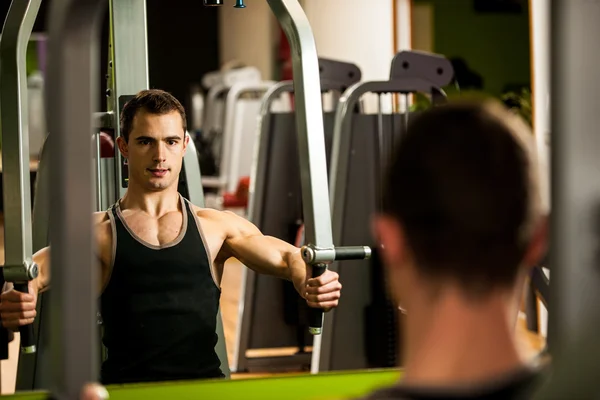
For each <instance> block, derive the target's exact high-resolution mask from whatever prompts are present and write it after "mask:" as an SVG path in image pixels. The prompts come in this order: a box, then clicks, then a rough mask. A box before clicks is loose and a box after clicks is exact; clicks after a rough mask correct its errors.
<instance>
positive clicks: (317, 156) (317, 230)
mask: <svg viewBox="0 0 600 400" xmlns="http://www.w3.org/2000/svg"><path fill="white" fill-rule="evenodd" d="M268 3H269V6H270V7H271V10H272V11H273V13H274V14H275V16H276V17H277V20H278V21H279V23H280V25H281V27H282V29H283V31H284V32H285V35H286V36H287V38H288V41H289V43H290V45H291V53H292V68H293V72H294V87H295V89H296V90H295V93H296V96H295V100H296V124H297V127H298V131H297V132H298V150H299V155H300V157H299V159H300V177H301V183H302V204H303V214H304V221H305V235H306V242H307V243H311V244H313V245H314V246H315V247H317V248H319V249H333V239H332V231H331V210H330V205H329V190H328V182H327V180H328V176H327V158H326V153H325V134H324V128H323V107H322V103H321V82H320V79H319V60H318V57H317V49H316V45H315V40H314V36H313V33H312V30H311V27H310V24H309V22H308V18H307V17H306V14H305V13H304V10H303V9H302V7H301V6H300V3H299V2H298V0H268ZM332 260H333V259H332ZM323 329H327V328H326V327H323ZM320 344H321V340H320V336H315V337H314V341H313V353H312V361H311V372H312V373H317V372H318V371H319V359H320V347H321V346H320Z"/></svg>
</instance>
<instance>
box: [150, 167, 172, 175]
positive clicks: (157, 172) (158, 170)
mask: <svg viewBox="0 0 600 400" xmlns="http://www.w3.org/2000/svg"><path fill="white" fill-rule="evenodd" d="M148 171H149V172H150V174H152V176H157V177H161V176H165V175H166V174H167V172H169V170H168V169H167V168H148Z"/></svg>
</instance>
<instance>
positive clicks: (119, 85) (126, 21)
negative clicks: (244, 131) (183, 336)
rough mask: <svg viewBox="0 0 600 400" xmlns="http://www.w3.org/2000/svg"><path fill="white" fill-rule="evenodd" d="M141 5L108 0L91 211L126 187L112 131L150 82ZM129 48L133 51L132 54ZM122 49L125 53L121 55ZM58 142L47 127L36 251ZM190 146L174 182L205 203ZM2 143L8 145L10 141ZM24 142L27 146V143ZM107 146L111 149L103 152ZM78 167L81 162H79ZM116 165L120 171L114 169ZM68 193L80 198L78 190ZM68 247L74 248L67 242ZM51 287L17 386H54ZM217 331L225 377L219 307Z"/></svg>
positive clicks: (45, 236)
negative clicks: (105, 73)
mask: <svg viewBox="0 0 600 400" xmlns="http://www.w3.org/2000/svg"><path fill="white" fill-rule="evenodd" d="M36 1H38V0H36ZM31 2H34V0H31ZM38 3H39V1H38ZM13 4H19V2H13ZM145 7H146V3H145V0H118V1H113V0H111V2H110V12H111V14H110V30H111V34H110V40H111V46H109V49H112V52H111V54H110V56H109V60H110V61H109V77H108V79H109V82H108V88H109V91H108V93H107V100H108V105H109V107H108V109H109V111H108V112H106V113H95V114H93V118H92V124H93V127H94V129H93V130H90V133H91V136H90V139H91V140H93V143H94V144H95V149H94V152H93V153H92V156H91V157H90V158H89V159H87V160H86V161H85V163H89V166H90V167H91V166H92V165H93V167H91V168H92V171H93V172H95V173H94V174H93V175H92V176H94V177H95V179H93V184H94V187H93V189H94V190H93V194H94V196H93V197H95V198H94V199H93V201H92V203H93V204H94V207H93V208H94V210H93V211H102V210H106V209H107V208H108V207H109V206H110V205H112V204H114V203H115V202H116V201H117V200H118V199H119V198H120V197H121V195H122V193H124V190H125V188H126V185H127V179H126V177H127V171H126V169H120V168H119V167H120V166H121V164H120V163H119V160H120V159H121V156H120V153H119V151H118V148H117V147H116V146H114V139H113V136H114V137H117V136H118V135H119V123H118V121H119V114H120V111H121V109H122V106H123V105H124V100H126V99H128V98H129V97H131V96H132V95H133V94H135V93H137V92H138V91H140V90H142V89H145V88H147V87H148V86H147V84H148V82H147V80H148V76H147V54H146V52H145V50H144V49H146V28H145V27H146V21H145ZM27 12H28V13H31V14H28V16H27V18H31V19H32V20H35V17H36V14H37V9H36V8H34V7H30V8H28V11H27ZM6 38H7V39H8V38H9V36H6ZM132 54H135V57H134V56H132ZM124 55H128V56H127V57H124ZM24 71H25V67H24V64H23V66H22V73H24ZM115 71H119V74H118V77H119V78H118V79H116V75H115ZM1 72H2V71H1V70H0V73H1ZM8 88H9V85H3V86H2V90H8ZM22 93H23V92H22ZM11 99H13V100H12V101H13V103H14V95H13V97H12V98H11ZM6 110H7V111H8V110H9V108H8V107H7V108H6ZM48 115H50V116H51V118H50V119H49V122H50V123H51V121H52V118H53V117H55V114H48ZM90 116H92V114H90ZM3 119H4V118H3ZM9 120H11V119H8V118H7V122H8V121H9ZM87 144H88V145H89V144H90V142H89V141H88V142H87ZM56 146H57V145H56V135H55V134H53V133H50V134H49V135H48V136H47V137H46V140H45V142H44V145H43V147H42V150H41V153H40V161H39V165H38V172H37V179H36V198H35V201H34V205H33V228H29V229H32V232H33V251H34V252H35V251H37V250H40V249H41V248H43V247H46V246H47V245H48V244H49V243H50V239H49V230H50V226H49V222H50V220H51V217H52V212H51V209H52V208H51V195H52V189H51V187H52V182H53V180H52V178H53V176H52V169H51V165H52V160H51V157H55V155H54V154H56V153H57V152H59V151H61V150H62V148H58V149H57V147H56ZM188 146H189V148H188V151H187V152H186V155H185V157H184V160H183V167H182V171H181V174H180V180H179V186H178V188H179V192H180V193H181V194H182V195H183V196H184V197H186V198H187V199H188V200H190V201H191V202H192V203H194V204H196V205H199V206H203V205H204V193H203V190H202V184H201V171H200V165H199V162H198V158H197V156H196V148H195V145H194V143H193V141H190V142H189V145H188ZM6 148H7V149H10V147H6ZM23 148H24V149H25V147H23ZM90 148H91V147H90ZM107 150H112V154H106V151H107ZM82 162H84V161H82ZM76 168H82V166H78V167H76ZM86 168H87V167H86ZM115 171H119V172H118V175H117V173H116V172H115ZM9 172H10V171H9ZM5 173H6V172H5ZM15 175H16V173H15ZM17 176H18V175H17ZM14 190H15V191H14V193H23V191H22V190H21V191H17V189H16V188H15V189H14ZM77 190H78V189H77V188H76V189H74V192H68V193H77ZM61 197H64V196H61ZM69 197H70V198H73V199H74V200H77V201H78V199H77V197H76V196H69ZM13 198H16V197H13ZM90 215H91V214H90ZM7 229H8V226H7ZM69 248H71V249H72V247H71V246H69ZM53 249H54V245H53ZM53 251H54V250H53ZM53 265H61V264H53ZM59 269H60V268H57V267H54V268H53V269H52V273H53V278H54V277H55V276H56V275H57V274H58V275H60V273H59V272H57V271H58V270H59ZM77 275H79V272H77ZM54 279H55V278H54ZM54 279H53V282H54ZM55 288H56V286H55V285H54V283H53V287H52V289H51V290H50V291H49V292H48V293H43V294H40V295H39V297H38V305H37V313H38V317H37V318H36V322H35V323H34V328H35V343H36V345H37V352H36V354H32V355H26V356H23V357H21V359H20V360H19V365H18V370H17V383H16V389H17V390H18V391H26V390H27V391H28V390H47V389H49V388H51V386H52V372H53V370H54V369H55V368H56V364H55V361H54V360H55V359H56V355H55V354H53V353H52V351H51V350H50V347H51V346H50V343H51V338H50V337H49V335H50V334H51V333H52V332H51V330H52V327H51V319H50V316H49V312H50V307H51V301H52V300H51V299H52V292H53V291H54V290H56V289H55ZM91 292H92V293H93V295H94V299H96V296H97V290H96V287H93V288H92V290H91ZM95 304H96V302H95V301H94V307H93V308H92V309H90V313H91V316H92V317H93V318H94V321H95V324H94V326H95V327H96V328H97V329H98V332H101V331H102V325H101V322H102V319H101V315H99V314H98V313H97V312H96V309H97V307H96V306H95ZM55 318H56V316H53V319H55ZM96 318H97V320H96ZM217 335H218V337H219V340H218V342H217V345H216V351H217V354H218V356H219V359H220V360H221V369H222V371H223V373H224V374H225V375H226V377H229V376H230V371H229V362H228V359H227V351H226V346H225V336H224V333H223V324H222V320H221V314H220V312H219V313H218V315H217ZM98 336H100V335H98ZM96 344H97V347H96V352H97V355H98V356H97V357H94V359H93V360H94V363H97V365H99V361H100V360H101V359H102V358H103V357H104V356H105V352H104V349H103V346H102V345H101V343H100V342H99V341H98V342H96ZM94 368H97V367H94ZM97 379H99V377H95V378H94V380H97Z"/></svg>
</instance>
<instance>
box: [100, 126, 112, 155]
mask: <svg viewBox="0 0 600 400" xmlns="http://www.w3.org/2000/svg"><path fill="white" fill-rule="evenodd" d="M114 157H115V141H114V140H113V138H112V136H110V135H109V134H108V133H106V132H100V158H114Z"/></svg>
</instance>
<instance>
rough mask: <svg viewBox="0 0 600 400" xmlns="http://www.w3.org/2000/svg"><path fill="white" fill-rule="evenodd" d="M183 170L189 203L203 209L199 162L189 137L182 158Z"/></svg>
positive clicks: (194, 146)
mask: <svg viewBox="0 0 600 400" xmlns="http://www.w3.org/2000/svg"><path fill="white" fill-rule="evenodd" d="M186 135H188V137H190V136H189V133H187V132H186ZM183 169H184V171H185V181H186V183H187V187H188V188H187V189H188V194H189V197H190V198H189V200H190V202H192V204H195V205H197V206H199V207H204V190H202V174H201V171H200V161H199V160H198V153H197V151H196V145H195V144H194V141H193V140H192V138H191V137H190V140H189V142H188V147H187V149H186V151H185V155H184V157H183Z"/></svg>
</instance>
